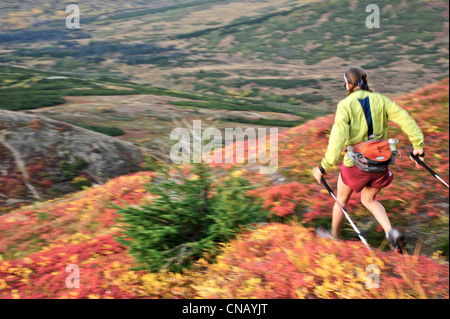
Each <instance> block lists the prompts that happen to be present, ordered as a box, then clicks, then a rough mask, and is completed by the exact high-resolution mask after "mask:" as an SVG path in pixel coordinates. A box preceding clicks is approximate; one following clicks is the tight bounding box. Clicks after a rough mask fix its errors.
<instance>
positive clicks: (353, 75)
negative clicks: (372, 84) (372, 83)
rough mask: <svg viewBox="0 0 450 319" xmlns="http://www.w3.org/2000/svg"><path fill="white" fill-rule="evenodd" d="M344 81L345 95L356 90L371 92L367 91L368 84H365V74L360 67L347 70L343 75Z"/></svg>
mask: <svg viewBox="0 0 450 319" xmlns="http://www.w3.org/2000/svg"><path fill="white" fill-rule="evenodd" d="M344 81H345V88H346V89H347V95H349V94H351V93H352V92H354V91H356V90H358V89H362V90H367V91H371V90H370V89H369V84H368V83H367V73H366V71H364V70H363V69H361V68H360V67H350V68H348V70H347V71H345V73H344Z"/></svg>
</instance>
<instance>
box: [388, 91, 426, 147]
mask: <svg viewBox="0 0 450 319" xmlns="http://www.w3.org/2000/svg"><path fill="white" fill-rule="evenodd" d="M383 98H384V99H385V103H386V104H385V105H386V113H387V116H388V120H390V121H392V122H394V123H395V124H397V125H398V126H400V128H401V129H402V131H403V132H404V133H405V134H406V135H408V138H409V141H410V142H411V144H412V146H413V148H414V150H420V149H422V150H423V147H424V145H425V143H424V137H423V133H422V131H421V130H420V127H419V125H417V123H416V121H415V120H414V119H413V118H412V117H411V116H410V115H409V113H408V112H407V111H406V110H404V109H403V108H401V107H400V106H398V105H397V103H395V102H393V101H391V100H390V99H388V98H387V97H383Z"/></svg>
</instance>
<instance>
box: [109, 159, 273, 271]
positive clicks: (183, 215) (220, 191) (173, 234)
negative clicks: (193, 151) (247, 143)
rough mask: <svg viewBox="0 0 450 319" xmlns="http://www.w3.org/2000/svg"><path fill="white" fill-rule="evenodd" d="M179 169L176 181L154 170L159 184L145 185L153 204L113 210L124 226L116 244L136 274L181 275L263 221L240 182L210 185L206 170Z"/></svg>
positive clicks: (234, 179)
mask: <svg viewBox="0 0 450 319" xmlns="http://www.w3.org/2000/svg"><path fill="white" fill-rule="evenodd" d="M182 169H183V168H180V169H179V170H178V174H175V176H174V174H173V173H172V174H169V173H168V170H167V168H165V169H161V168H159V169H158V170H159V174H160V176H161V177H162V178H163V180H162V181H161V182H157V181H154V182H153V183H150V184H148V185H147V190H148V192H150V193H151V194H154V195H156V196H157V197H156V198H155V199H153V202H152V203H148V204H144V205H141V206H139V207H131V206H129V207H125V208H120V207H116V208H117V212H118V214H119V216H120V217H119V221H120V223H121V224H122V225H123V226H122V229H123V231H122V235H121V236H117V240H118V241H119V242H120V243H121V244H123V245H125V246H127V247H129V252H130V254H131V255H133V256H134V257H135V260H136V263H137V264H139V266H138V267H136V268H135V269H147V270H150V271H158V270H160V269H168V270H170V271H177V272H179V271H182V269H183V268H189V267H190V265H191V264H192V262H193V261H195V260H196V259H198V258H202V257H205V256H206V254H205V253H207V254H208V256H210V257H211V258H214V256H215V255H216V254H217V253H218V252H219V248H218V243H220V242H225V241H228V240H230V239H231V238H233V236H234V235H235V233H236V232H238V231H239V230H240V229H241V227H242V226H243V225H247V224H250V223H254V222H260V221H264V220H265V218H266V216H267V213H266V212H265V211H264V210H263V209H262V208H261V206H260V205H259V204H258V203H257V201H256V200H255V199H254V198H252V197H250V195H248V194H247V190H249V189H250V186H249V185H248V184H247V182H246V181H245V180H244V179H242V178H239V177H232V176H227V177H226V178H225V179H224V180H223V182H221V183H220V184H219V185H217V186H214V185H213V178H212V177H211V175H210V173H209V170H210V168H209V167H207V166H205V165H203V164H194V165H193V168H192V170H191V172H190V174H189V175H191V176H186V175H183V174H182V173H181V170H182ZM192 177H194V178H192Z"/></svg>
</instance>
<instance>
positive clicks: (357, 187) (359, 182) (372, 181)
mask: <svg viewBox="0 0 450 319" xmlns="http://www.w3.org/2000/svg"><path fill="white" fill-rule="evenodd" d="M341 178H342V181H343V182H344V184H345V185H347V186H350V187H351V188H352V189H353V191H354V192H355V193H359V192H360V191H361V190H362V189H363V188H364V187H366V186H369V187H373V188H384V187H387V186H389V184H390V183H391V182H392V180H393V179H394V174H392V172H391V170H390V169H389V168H388V169H386V170H385V171H384V172H374V173H369V172H364V171H362V170H360V169H359V168H358V167H356V166H353V167H347V166H345V165H344V164H342V168H341Z"/></svg>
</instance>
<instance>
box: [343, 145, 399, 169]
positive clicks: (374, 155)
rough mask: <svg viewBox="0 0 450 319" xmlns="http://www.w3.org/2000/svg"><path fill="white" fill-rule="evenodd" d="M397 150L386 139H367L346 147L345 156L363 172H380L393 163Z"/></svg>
mask: <svg viewBox="0 0 450 319" xmlns="http://www.w3.org/2000/svg"><path fill="white" fill-rule="evenodd" d="M396 153H397V151H393V150H391V147H390V146H389V142H388V141H387V140H372V139H370V140H368V141H364V142H361V143H358V144H355V145H354V146H348V147H347V156H348V158H350V159H351V160H352V161H353V163H354V164H355V166H356V167H358V168H359V169H360V170H362V171H364V172H382V171H385V170H386V169H387V168H388V166H389V165H391V164H394V163H395V155H396Z"/></svg>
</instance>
